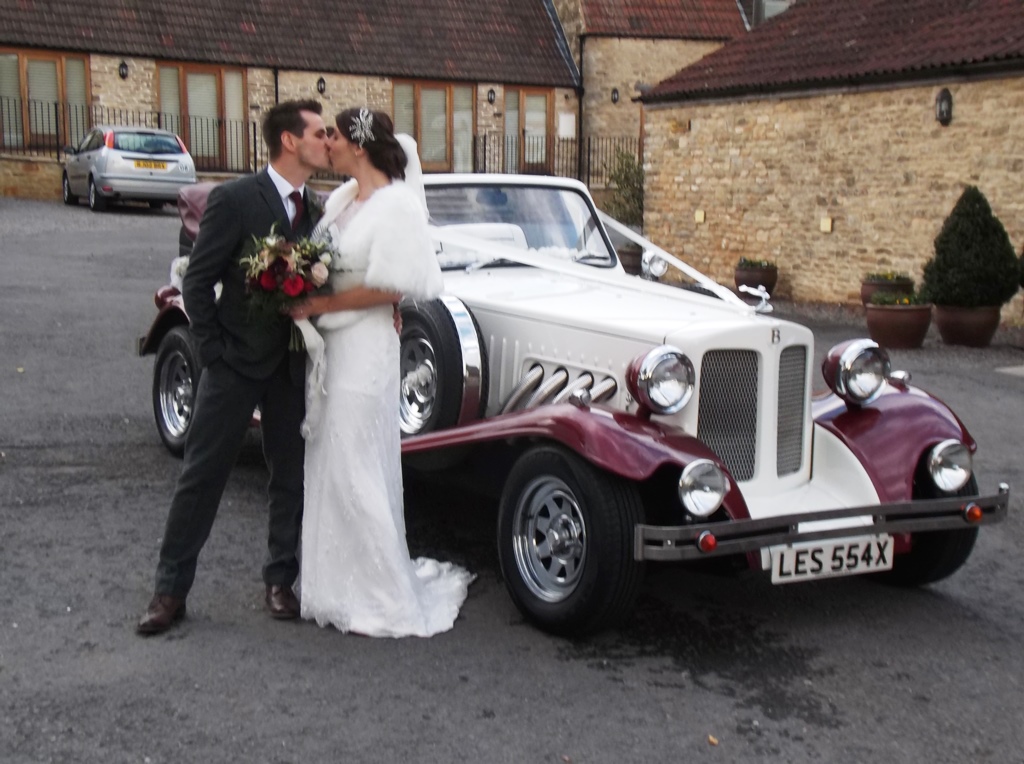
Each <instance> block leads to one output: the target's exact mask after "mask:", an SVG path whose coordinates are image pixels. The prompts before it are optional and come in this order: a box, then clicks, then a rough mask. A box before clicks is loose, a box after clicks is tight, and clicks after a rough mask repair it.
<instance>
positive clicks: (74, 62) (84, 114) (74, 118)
mask: <svg viewBox="0 0 1024 764" xmlns="http://www.w3.org/2000/svg"><path fill="white" fill-rule="evenodd" d="M64 97H65V100H66V101H67V102H68V113H67V118H68V136H67V141H66V142H67V143H69V144H71V145H72V146H77V145H78V144H79V142H80V141H81V140H82V138H83V137H84V136H85V134H86V132H88V130H89V126H90V121H89V106H88V102H87V99H86V95H85V61H84V60H83V59H81V58H69V59H66V60H65V61H64Z"/></svg>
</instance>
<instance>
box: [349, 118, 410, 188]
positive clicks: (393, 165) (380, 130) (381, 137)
mask: <svg viewBox="0 0 1024 764" xmlns="http://www.w3.org/2000/svg"><path fill="white" fill-rule="evenodd" d="M360 111H361V110H360V109H345V110H344V111H341V112H338V114H337V116H336V117H335V118H334V123H335V124H336V125H337V126H338V129H339V130H340V131H341V134H342V135H343V136H345V138H347V139H348V140H350V141H351V142H352V143H356V144H359V145H361V146H362V147H363V148H364V149H366V154H367V156H368V157H369V158H370V164H372V165H373V166H374V167H376V168H377V169H378V170H380V171H381V172H382V173H384V174H385V175H387V176H388V177H389V178H399V179H401V180H405V165H406V164H407V163H408V161H409V160H408V158H407V157H406V156H405V152H404V151H403V150H402V146H401V144H399V142H398V140H397V139H396V138H395V125H394V123H393V122H392V121H391V117H389V116H388V115H387V114H385V113H384V112H382V111H371V112H369V114H370V116H371V127H370V131H371V133H372V134H373V140H363V141H362V142H361V143H360V141H359V140H358V138H357V134H358V132H359V126H360V119H359V112H360Z"/></svg>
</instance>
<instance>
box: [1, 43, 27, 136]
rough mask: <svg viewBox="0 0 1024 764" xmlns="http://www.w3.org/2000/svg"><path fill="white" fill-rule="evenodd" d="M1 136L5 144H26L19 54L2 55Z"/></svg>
mask: <svg viewBox="0 0 1024 764" xmlns="http://www.w3.org/2000/svg"><path fill="white" fill-rule="evenodd" d="M0 137H2V138H3V145H4V146H19V147H20V146H24V145H25V136H24V135H23V134H22V131H21V80H20V78H19V77H18V56H17V54H15V53H12V54H9V55H8V54H3V55H0Z"/></svg>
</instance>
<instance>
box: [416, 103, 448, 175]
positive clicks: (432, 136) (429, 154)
mask: <svg viewBox="0 0 1024 764" xmlns="http://www.w3.org/2000/svg"><path fill="white" fill-rule="evenodd" d="M420 119H421V125H420V156H421V157H422V158H423V164H424V165H430V164H432V165H435V166H436V165H443V166H444V167H445V168H446V169H447V165H448V93H447V91H446V90H441V89H431V88H421V89H420Z"/></svg>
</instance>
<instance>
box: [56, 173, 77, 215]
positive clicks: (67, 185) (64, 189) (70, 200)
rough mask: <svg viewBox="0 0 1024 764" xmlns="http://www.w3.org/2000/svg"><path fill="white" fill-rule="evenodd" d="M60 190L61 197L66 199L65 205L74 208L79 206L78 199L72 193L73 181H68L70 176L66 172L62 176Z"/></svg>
mask: <svg viewBox="0 0 1024 764" xmlns="http://www.w3.org/2000/svg"><path fill="white" fill-rule="evenodd" d="M60 188H61V196H62V197H63V198H64V204H66V205H68V206H69V207H73V206H75V205H76V204H78V197H77V196H75V195H74V194H73V193H71V181H69V180H68V174H67V173H66V172H65V173H64V174H63V175H61V179H60Z"/></svg>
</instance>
